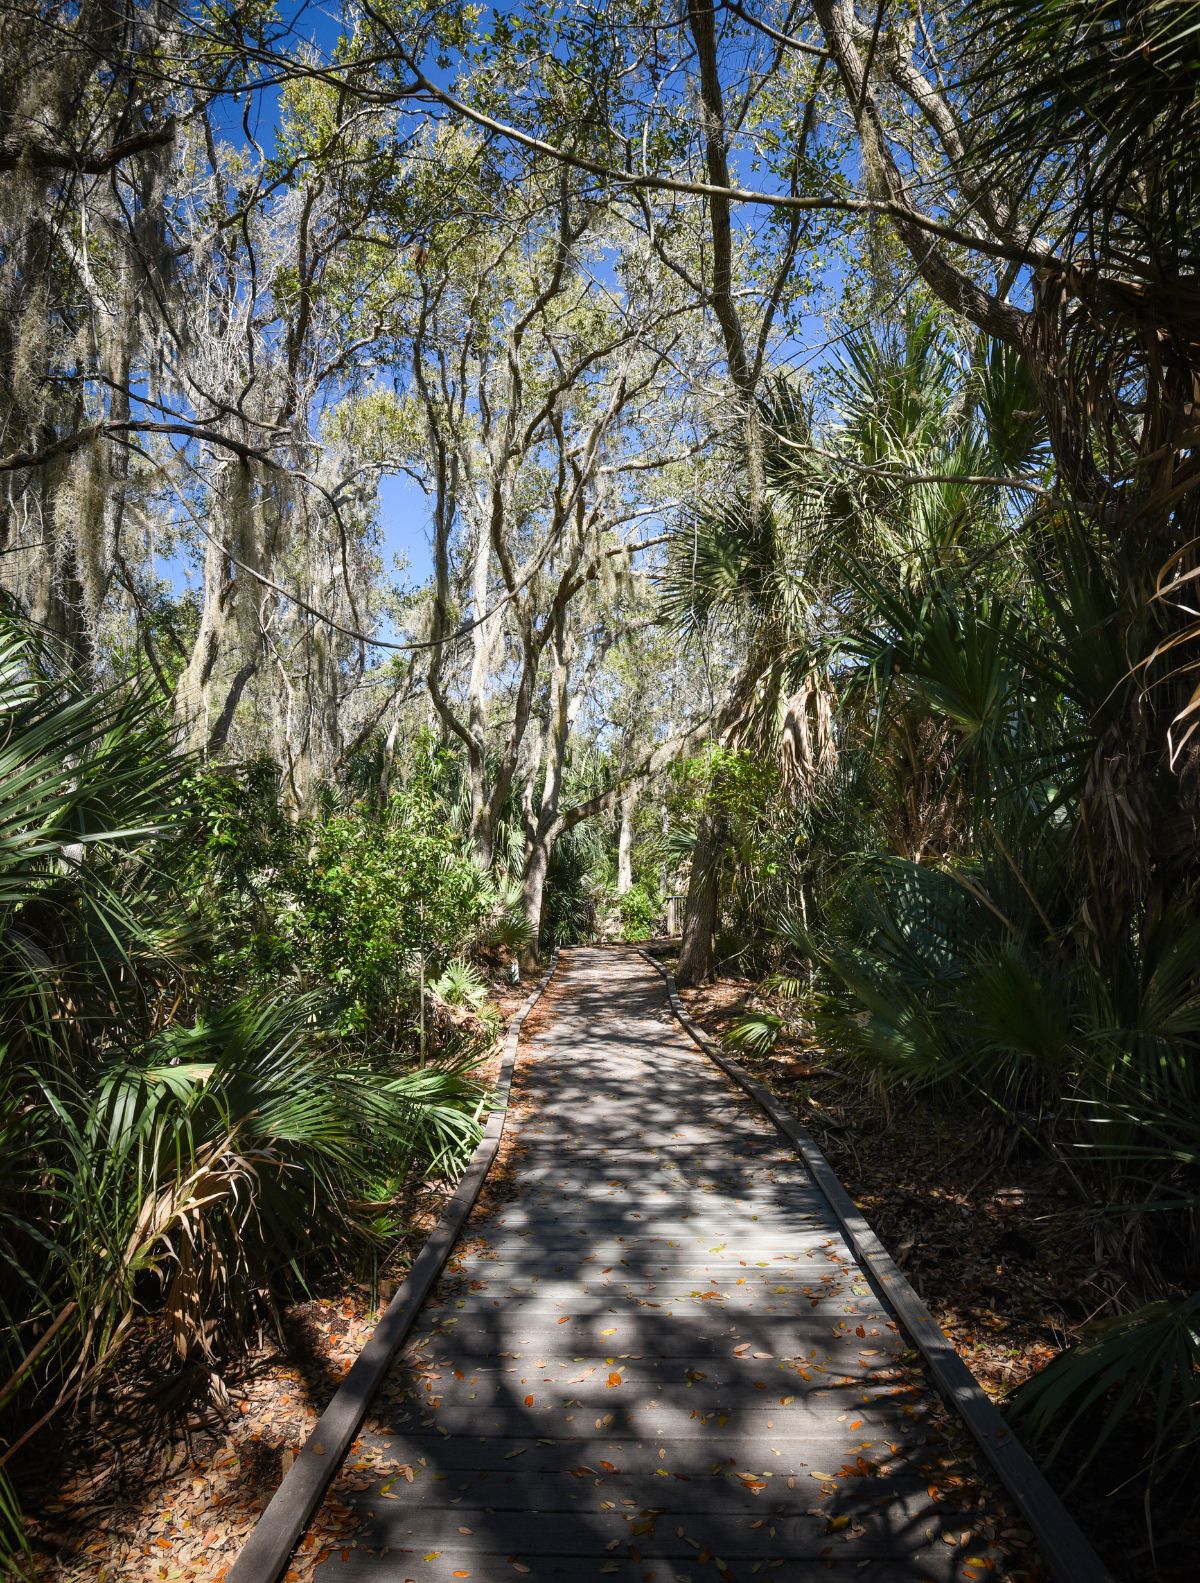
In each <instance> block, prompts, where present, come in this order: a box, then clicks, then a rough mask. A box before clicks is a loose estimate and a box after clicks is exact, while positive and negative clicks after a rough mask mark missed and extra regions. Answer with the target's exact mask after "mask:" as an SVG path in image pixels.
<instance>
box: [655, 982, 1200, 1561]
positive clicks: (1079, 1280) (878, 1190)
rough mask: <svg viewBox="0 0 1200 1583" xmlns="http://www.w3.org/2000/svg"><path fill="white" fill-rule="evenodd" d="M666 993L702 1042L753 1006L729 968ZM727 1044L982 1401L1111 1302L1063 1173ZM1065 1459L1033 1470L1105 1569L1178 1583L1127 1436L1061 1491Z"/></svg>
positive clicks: (832, 1079) (1023, 1151)
mask: <svg viewBox="0 0 1200 1583" xmlns="http://www.w3.org/2000/svg"><path fill="white" fill-rule="evenodd" d="M682 998H683V1000H684V1002H685V1004H686V1005H687V1007H688V1009H689V1011H690V1012H691V1015H692V1016H693V1017H694V1018H695V1019H696V1021H697V1022H698V1023H699V1024H700V1026H701V1027H703V1028H704V1029H705V1030H706V1031H707V1032H708V1033H709V1034H711V1035H712V1036H713V1037H714V1038H717V1039H720V1038H721V1037H722V1036H723V1034H724V1033H725V1032H726V1031H727V1030H728V1029H729V1027H730V1026H731V1024H732V1023H733V1022H734V1021H736V1020H737V1018H739V1017H741V1016H743V1015H744V1014H745V1013H747V1012H748V1011H761V1010H764V1009H767V1008H768V1002H767V1000H766V998H764V996H763V995H762V994H761V992H760V991H759V990H758V988H757V986H755V985H754V984H752V983H750V982H748V981H746V980H742V979H730V978H722V979H718V980H716V981H715V982H714V983H712V984H709V985H707V986H705V987H704V988H702V989H697V990H684V991H682ZM735 1053H736V1059H737V1061H738V1063H739V1065H741V1066H743V1067H744V1068H746V1069H747V1070H748V1071H751V1072H753V1073H754V1075H755V1076H756V1077H758V1078H759V1079H760V1080H761V1081H762V1082H764V1083H765V1084H766V1086H767V1087H768V1088H770V1090H771V1091H772V1093H774V1094H775V1096H776V1097H777V1098H778V1099H780V1100H781V1101H783V1102H784V1103H786V1104H787V1105H789V1106H790V1107H791V1108H792V1110H793V1111H794V1112H795V1113H796V1114H797V1115H798V1117H799V1118H800V1119H801V1120H802V1121H803V1123H804V1125H805V1126H806V1128H807V1129H808V1130H809V1131H810V1132H811V1133H812V1135H813V1136H814V1137H815V1138H816V1140H817V1142H818V1143H819V1144H820V1146H821V1148H822V1149H823V1150H824V1152H825V1154H826V1156H827V1157H828V1159H829V1161H830V1163H831V1164H832V1166H833V1167H834V1169H835V1170H836V1172H837V1174H838V1177H839V1178H840V1180H841V1182H842V1183H843V1185H844V1186H845V1187H846V1189H847V1191H848V1192H849V1193H850V1195H851V1196H852V1197H853V1198H854V1200H855V1202H856V1203H857V1204H858V1205H859V1206H860V1207H861V1208H862V1210H863V1211H864V1213H865V1214H866V1217H867V1219H868V1221H869V1222H870V1224H871V1226H872V1227H873V1229H874V1230H875V1231H876V1233H877V1234H878V1235H879V1237H880V1238H881V1240H882V1241H883V1243H884V1245H885V1246H886V1247H887V1249H888V1250H889V1252H890V1253H891V1254H892V1256H893V1257H894V1258H895V1259H896V1261H897V1262H898V1263H899V1264H900V1265H901V1267H902V1268H903V1269H904V1272H905V1274H906V1275H907V1276H908V1277H909V1279H910V1280H911V1281H912V1283H913V1285H914V1287H915V1288H916V1289H917V1291H918V1292H919V1293H920V1295H921V1297H922V1298H923V1299H924V1301H925V1302H926V1303H927V1304H928V1306H929V1308H930V1310H931V1311H932V1313H933V1315H934V1317H935V1318H936V1319H937V1321H938V1323H939V1324H940V1325H941V1327H942V1328H943V1330H945V1332H946V1333H947V1335H949V1336H950V1337H951V1339H952V1340H953V1342H954V1344H955V1346H956V1347H957V1348H958V1350H959V1351H960V1352H961V1354H962V1355H963V1357H964V1358H965V1359H966V1361H967V1363H968V1365H969V1367H970V1368H971V1370H972V1372H973V1373H974V1375H975V1377H976V1378H977V1379H978V1380H979V1382H980V1384H981V1385H982V1386H983V1387H984V1389H985V1390H986V1391H987V1392H988V1394H989V1395H990V1396H992V1397H993V1398H994V1399H996V1400H998V1401H1001V1400H1003V1399H1004V1398H1005V1397H1006V1396H1007V1395H1009V1394H1010V1393H1011V1392H1012V1391H1014V1390H1015V1389H1017V1387H1019V1386H1020V1385H1021V1384H1022V1383H1023V1382H1024V1381H1025V1380H1027V1379H1029V1378H1031V1377H1032V1376H1033V1375H1034V1374H1036V1373H1038V1372H1039V1370H1041V1369H1042V1368H1044V1367H1045V1365H1046V1364H1047V1363H1049V1362H1050V1361H1051V1359H1053V1358H1054V1357H1056V1356H1057V1355H1058V1354H1059V1353H1060V1352H1061V1351H1063V1350H1064V1349H1065V1348H1066V1347H1068V1346H1071V1345H1073V1344H1074V1343H1075V1342H1076V1341H1077V1340H1078V1338H1079V1335H1080V1332H1081V1329H1082V1327H1083V1326H1084V1325H1085V1324H1086V1323H1087V1322H1088V1321H1090V1320H1092V1319H1094V1318H1095V1317H1096V1316H1097V1315H1098V1314H1101V1313H1103V1312H1105V1311H1106V1310H1108V1309H1109V1308H1110V1306H1111V1305H1112V1304H1113V1302H1114V1301H1116V1300H1119V1297H1120V1286H1121V1280H1120V1277H1119V1275H1116V1274H1115V1273H1114V1272H1113V1270H1112V1269H1111V1267H1110V1266H1108V1265H1107V1264H1106V1262H1105V1260H1104V1258H1103V1255H1102V1253H1101V1252H1100V1251H1098V1248H1099V1237H1098V1232H1099V1228H1100V1225H1101V1222H1102V1210H1101V1209H1099V1208H1098V1207H1097V1206H1094V1205H1090V1204H1087V1203H1085V1202H1084V1201H1083V1200H1082V1198H1081V1195H1080V1193H1079V1191H1078V1190H1077V1189H1076V1188H1075V1187H1074V1185H1073V1183H1072V1181H1071V1179H1070V1177H1069V1175H1068V1173H1067V1171H1066V1170H1065V1169H1064V1168H1063V1167H1062V1166H1060V1165H1059V1164H1057V1163H1056V1162H1055V1161H1054V1160H1053V1159H1051V1158H1048V1157H1047V1156H1046V1155H1045V1154H1044V1153H1042V1152H1041V1151H1038V1150H1034V1149H1032V1148H1029V1147H1024V1148H1015V1147H1011V1146H1009V1147H1005V1146H1003V1145H1002V1144H998V1143H997V1140H996V1138H995V1136H994V1135H991V1134H989V1131H988V1129H987V1128H986V1126H984V1125H983V1124H981V1120H980V1117H979V1115H978V1113H977V1112H967V1111H963V1112H961V1113H952V1112H941V1113H938V1112H935V1111H932V1110H931V1109H930V1108H929V1107H928V1106H927V1105H924V1104H922V1103H921V1102H920V1101H909V1102H907V1103H905V1102H898V1101H897V1100H896V1099H895V1096H891V1097H890V1099H887V1100H885V1099H884V1097H883V1096H882V1095H880V1094H877V1093H873V1092H872V1091H871V1090H870V1089H869V1088H868V1087H866V1086H865V1085H864V1084H863V1083H862V1082H861V1080H860V1079H859V1078H857V1077H854V1078H850V1077H846V1076H843V1075H841V1074H839V1072H838V1071H837V1069H836V1062H835V1061H834V1060H833V1059H832V1058H831V1057H829V1056H828V1055H827V1054H825V1053H823V1052H821V1051H819V1050H814V1049H812V1048H811V1047H800V1046H795V1045H788V1044H786V1043H781V1044H780V1046H779V1047H777V1049H776V1050H775V1051H774V1052H773V1053H772V1054H770V1055H766V1056H756V1055H754V1054H752V1053H750V1052H749V1051H747V1050H746V1049H744V1048H742V1049H739V1050H737V1051H736V1052H735ZM1009 1143H1010V1144H1011V1140H1009ZM1075 1461H1076V1459H1075V1458H1074V1457H1073V1456H1072V1454H1071V1447H1070V1446H1068V1447H1067V1448H1066V1450H1065V1452H1064V1454H1063V1455H1062V1456H1061V1457H1060V1459H1059V1460H1058V1461H1057V1462H1056V1463H1055V1464H1054V1466H1053V1467H1052V1468H1050V1469H1049V1476H1050V1478H1051V1481H1052V1482H1053V1483H1055V1485H1056V1487H1057V1488H1058V1489H1059V1492H1060V1494H1062V1495H1063V1497H1064V1500H1065V1502H1066V1504H1067V1506H1068V1508H1069V1509H1070V1510H1071V1512H1072V1514H1073V1515H1074V1516H1075V1518H1076V1520H1077V1521H1078V1522H1079V1524H1080V1526H1081V1527H1082V1528H1083V1530H1084V1532H1085V1533H1086V1534H1087V1535H1088V1537H1089V1538H1090V1540H1091V1541H1092V1543H1093V1544H1094V1545H1095V1546H1096V1548H1097V1549H1098V1550H1099V1552H1100V1553H1101V1555H1102V1556H1103V1557H1104V1559H1105V1560H1106V1561H1107V1563H1108V1564H1109V1565H1110V1566H1111V1567H1112V1569H1113V1571H1114V1574H1115V1575H1116V1576H1117V1577H1119V1578H1126V1577H1135V1576H1137V1577H1146V1578H1156V1579H1158V1580H1161V1583H1191V1580H1192V1579H1194V1577H1195V1575H1196V1571H1195V1566H1196V1563H1195V1554H1194V1546H1193V1544H1192V1543H1191V1541H1190V1540H1189V1538H1188V1530H1189V1527H1190V1522H1189V1519H1188V1516H1187V1514H1186V1512H1183V1511H1171V1510H1165V1509H1164V1510H1159V1511H1158V1512H1157V1513H1156V1514H1155V1518H1154V1523H1153V1529H1152V1538H1150V1537H1148V1534H1147V1525H1146V1513H1145V1510H1144V1507H1143V1503H1142V1497H1141V1493H1140V1490H1139V1489H1138V1488H1137V1487H1136V1484H1135V1483H1133V1482H1131V1481H1132V1480H1133V1478H1134V1475H1135V1473H1136V1472H1137V1470H1138V1469H1139V1468H1140V1467H1141V1465H1142V1461H1141V1458H1140V1455H1139V1447H1138V1446H1137V1445H1136V1444H1132V1443H1131V1442H1130V1441H1129V1439H1124V1440H1121V1441H1120V1443H1119V1444H1114V1445H1113V1447H1112V1449H1111V1452H1109V1453H1108V1454H1107V1455H1106V1456H1105V1457H1104V1458H1103V1459H1102V1460H1101V1461H1099V1462H1097V1463H1096V1464H1094V1465H1093V1466H1092V1467H1091V1468H1090V1469H1089V1472H1088V1475H1087V1478H1086V1480H1085V1481H1081V1483H1080V1484H1079V1485H1078V1486H1076V1487H1075V1488H1069V1487H1068V1481H1069V1479H1070V1475H1071V1470H1072V1467H1073V1465H1074V1463H1075ZM1181 1494H1182V1492H1181Z"/></svg>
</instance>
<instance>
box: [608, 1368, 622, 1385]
mask: <svg viewBox="0 0 1200 1583" xmlns="http://www.w3.org/2000/svg"><path fill="white" fill-rule="evenodd" d="M608 1384H609V1387H610V1389H611V1388H612V1387H613V1386H616V1385H620V1384H621V1376H620V1375H619V1374H618V1373H616V1372H615V1370H614V1372H613V1373H612V1374H610V1375H609V1376H608Z"/></svg>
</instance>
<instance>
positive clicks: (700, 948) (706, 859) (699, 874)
mask: <svg viewBox="0 0 1200 1583" xmlns="http://www.w3.org/2000/svg"><path fill="white" fill-rule="evenodd" d="M725 842H726V830H725V821H724V819H723V817H722V816H721V815H719V814H714V813H713V812H712V811H711V809H708V808H706V809H705V810H704V812H703V814H702V815H701V816H700V824H699V827H698V828H697V830H696V845H695V848H694V849H693V852H692V872H691V877H690V878H689V880H688V893H687V902H686V904H685V907H684V914H683V944H682V946H681V948H680V952H679V971H678V972H677V974H676V975H675V976H676V979H677V981H678V982H679V983H680V984H682V985H685V986H688V985H696V984H704V983H706V982H707V981H708V980H709V979H710V978H711V977H712V975H713V967H714V965H715V955H716V951H715V942H716V934H717V910H718V905H719V902H720V896H721V859H722V858H723V856H724V855H725Z"/></svg>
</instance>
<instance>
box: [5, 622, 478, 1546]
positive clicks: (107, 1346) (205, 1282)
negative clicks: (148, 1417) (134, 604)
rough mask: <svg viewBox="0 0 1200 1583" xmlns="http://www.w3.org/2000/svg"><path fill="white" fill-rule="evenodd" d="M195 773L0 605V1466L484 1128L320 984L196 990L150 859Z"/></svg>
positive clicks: (378, 1208)
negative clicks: (136, 1364) (112, 1379)
mask: <svg viewBox="0 0 1200 1583" xmlns="http://www.w3.org/2000/svg"><path fill="white" fill-rule="evenodd" d="M187 768H188V766H186V765H185V764H182V763H181V762H180V761H179V760H178V758H177V757H176V756H175V755H174V754H173V752H172V750H171V747H170V744H169V741H168V739H167V736H166V734H165V732H164V729H163V727H162V725H161V724H160V722H159V720H158V715H157V708H156V705H155V703H154V701H153V700H152V699H151V698H150V697H148V696H146V695H143V694H142V693H140V692H139V691H138V690H137V689H136V688H135V689H132V690H130V689H121V690H113V691H111V692H106V693H105V692H101V693H97V692H95V691H94V690H91V691H89V690H87V689H86V688H81V687H77V686H75V685H74V684H73V683H72V681H71V680H70V679H69V678H67V679H61V678H60V679H55V677H54V676H53V675H52V674H51V673H50V671H49V670H48V669H47V667H46V666H45V665H44V663H43V656H42V655H41V654H40V653H39V651H38V648H37V645H36V644H35V643H34V642H33V641H32V640H31V639H30V637H29V635H28V634H27V632H25V631H24V630H23V629H22V628H21V627H19V626H18V625H16V624H15V623H14V622H13V621H11V620H9V619H7V618H5V619H4V621H3V623H2V624H0V1266H2V1270H3V1274H2V1278H0V1311H2V1318H3V1327H2V1334H3V1340H2V1342H0V1346H2V1348H3V1354H4V1355H3V1368H2V1370H0V1373H2V1374H3V1381H2V1382H0V1411H2V1413H3V1420H2V1432H3V1436H4V1440H3V1451H2V1454H0V1470H2V1469H3V1467H4V1466H5V1465H9V1466H11V1465H14V1459H16V1458H18V1457H19V1456H20V1453H21V1450H22V1448H23V1447H24V1446H25V1445H26V1444H27V1443H28V1441H29V1439H30V1437H31V1436H33V1435H35V1434H37V1433H38V1432H39V1430H41V1429H43V1428H45V1426H46V1425H47V1424H50V1423H53V1422H54V1421H55V1420H56V1419H59V1418H61V1417H62V1416H63V1415H67V1414H70V1413H72V1412H74V1411H76V1410H77V1409H78V1408H79V1406H80V1405H81V1404H82V1403H84V1402H85V1401H86V1400H87V1398H88V1397H89V1395H90V1394H91V1393H92V1392H93V1391H94V1390H95V1388H96V1387H97V1385H98V1383H99V1382H100V1381H101V1379H102V1378H103V1377H104V1375H105V1373H106V1371H107V1370H108V1369H109V1368H110V1366H111V1365H112V1364H113V1362H114V1360H115V1358H116V1357H117V1355H118V1353H119V1351H120V1349H121V1347H122V1345H123V1343H125V1342H126V1341H127V1339H128V1338H129V1337H130V1335H131V1333H132V1332H133V1330H134V1329H135V1327H137V1326H139V1325H142V1326H145V1325H150V1326H151V1327H154V1328H156V1329H157V1331H158V1333H159V1334H164V1333H165V1334H166V1335H167V1336H168V1337H169V1339H170V1341H171V1343H172V1344H173V1348H174V1351H175V1354H176V1357H177V1360H178V1366H179V1368H180V1369H181V1370H190V1371H192V1372H193V1373H198V1375H199V1377H200V1378H201V1379H203V1378H205V1377H206V1376H210V1375H211V1376H213V1377H214V1378H215V1376H216V1372H217V1370H218V1368H219V1364H220V1360H221V1358H222V1355H223V1353H224V1352H225V1351H226V1350H227V1348H228V1346H229V1344H230V1342H231V1340H232V1339H234V1338H235V1337H237V1336H238V1334H239V1332H244V1331H245V1329H246V1328H247V1326H248V1325H250V1324H253V1323H255V1322H257V1321H259V1320H261V1319H264V1318H267V1319H269V1318H270V1316H271V1315H272V1313H273V1304H274V1300H275V1298H276V1297H277V1296H280V1295H282V1294H283V1293H285V1292H286V1291H287V1290H288V1289H289V1287H293V1286H294V1285H295V1282H296V1280H297V1279H298V1278H301V1279H302V1278H303V1275H304V1271H305V1270H306V1269H311V1268H313V1267H314V1266H315V1265H316V1264H319V1263H320V1262H322V1261H327V1260H330V1259H339V1258H340V1259H349V1258H351V1257H353V1256H354V1254H355V1252H356V1251H358V1250H361V1248H362V1247H363V1245H364V1241H365V1240H369V1239H371V1238H372V1237H377V1236H379V1235H381V1234H382V1233H384V1232H385V1231H386V1229H387V1226H388V1224H389V1221H388V1184H389V1182H391V1181H393V1180H395V1179H396V1178H398V1177H403V1176H404V1174H405V1173H406V1172H407V1171H408V1169H409V1168H410V1167H411V1166H412V1164H413V1163H414V1162H415V1161H417V1160H419V1161H420V1162H421V1163H423V1164H426V1165H428V1164H430V1163H437V1164H442V1165H445V1166H446V1167H447V1168H452V1165H453V1161H454V1159H455V1158H459V1157H461V1156H462V1153H463V1151H464V1150H465V1149H466V1148H468V1147H469V1146H470V1145H471V1143H472V1142H473V1140H474V1139H475V1138H476V1137H477V1135H478V1125H477V1116H478V1111H479V1097H478V1093H477V1091H476V1090H475V1089H474V1088H473V1087H472V1085H471V1084H470V1082H469V1081H468V1079H467V1076H466V1073H465V1071H464V1070H463V1069H461V1067H460V1068H454V1067H450V1068H447V1067H437V1066H432V1067H426V1068H425V1069H423V1070H417V1069H415V1067H414V1066H413V1065H410V1064H408V1063H406V1062H405V1061H404V1060H403V1059H398V1058H396V1056H395V1055H394V1054H392V1053H389V1052H383V1051H381V1050H380V1048H379V1046H378V1044H377V1043H376V1044H370V1043H368V1042H367V1041H364V1040H355V1039H353V1038H342V1039H340V1040H337V1041H335V1040H334V1038H333V1037H332V1036H331V1027H332V1025H333V1019H332V1018H331V1016H330V1014H329V1013H328V1012H327V1011H326V1010H325V1007H324V1004H323V1001H322V997H320V996H319V995H317V994H315V993H312V994H308V995H303V994H301V995H297V994H289V993H286V992H283V991H281V992H280V993H279V994H278V995H277V996H274V997H272V996H271V995H269V994H266V993H264V992H262V991H256V992H253V993H251V994H249V995H246V994H242V995H234V996H229V997H227V998H225V999H223V1000H221V1001H218V1002H216V1003H208V1002H206V1001H205V1000H204V999H203V998H200V997H198V996H197V994H196V993H195V975H194V972H193V966H194V957H195V954H196V953H197V951H198V950H199V949H200V948H201V947H203V946H204V945H205V944H206V942H205V941H204V940H203V939H202V938H199V937H198V935H197V930H196V927H195V925H194V924H192V923H191V922H190V921H189V910H188V908H187V907H186V906H185V903H184V900H183V899H182V898H181V896H180V895H179V894H178V893H177V891H176V889H175V887H174V886H173V884H172V882H171V880H170V878H169V877H168V876H167V875H165V874H164V873H162V872H161V871H160V868H159V866H158V865H159V859H160V858H161V856H162V854H163V853H164V852H165V851H169V850H170V847H169V843H167V842H166V841H165V840H164V838H165V837H166V836H168V835H169V834H170V832H171V824H172V820H173V819H178V818H180V817H181V816H182V815H181V811H180V808H179V796H178V786H179V784H180V782H181V778H182V776H183V773H184V771H185V770H186V769H187ZM184 811H185V812H186V810H184ZM0 1497H2V1507H0V1509H2V1511H3V1513H4V1515H5V1517H6V1519H7V1528H6V1531H5V1532H4V1534H3V1536H2V1537H0V1546H3V1547H4V1548H5V1549H7V1550H13V1549H15V1548H17V1547H18V1546H19V1543H20V1526H19V1513H18V1510H17V1506H16V1502H15V1499H14V1497H13V1494H12V1489H11V1485H10V1484H9V1482H8V1481H7V1480H6V1479H4V1480H0Z"/></svg>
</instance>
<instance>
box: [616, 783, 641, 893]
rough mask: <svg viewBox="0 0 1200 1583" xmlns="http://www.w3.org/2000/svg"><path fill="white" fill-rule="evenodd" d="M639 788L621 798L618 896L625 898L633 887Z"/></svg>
mask: <svg viewBox="0 0 1200 1583" xmlns="http://www.w3.org/2000/svg"><path fill="white" fill-rule="evenodd" d="M637 799H638V788H637V786H633V787H631V788H630V790H629V791H627V792H626V793H625V795H624V797H622V798H621V823H620V826H619V827H618V830H617V895H618V896H624V895H625V894H626V893H627V892H628V891H629V890H630V889H631V888H632V886H633V816H634V810H635V809H636V808H637Z"/></svg>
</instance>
